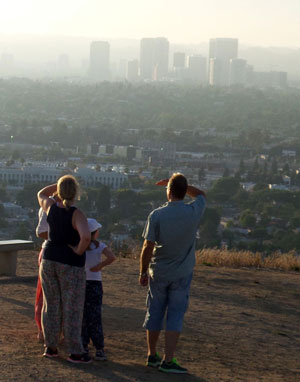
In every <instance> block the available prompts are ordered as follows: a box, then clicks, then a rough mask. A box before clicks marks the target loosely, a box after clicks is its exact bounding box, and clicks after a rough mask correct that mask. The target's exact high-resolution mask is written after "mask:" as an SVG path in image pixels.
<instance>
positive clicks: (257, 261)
mask: <svg viewBox="0 0 300 382" xmlns="http://www.w3.org/2000/svg"><path fill="white" fill-rule="evenodd" d="M196 259H197V264H204V265H208V266H215V267H229V268H241V267H255V268H269V269H280V270H284V271H299V270H300V256H298V255H297V254H296V253H295V252H288V253H283V254H281V253H279V252H275V253H273V254H272V255H269V256H264V255H263V254H262V253H259V252H256V253H253V252H250V251H236V250H226V249H216V248H215V249H203V250H201V251H198V252H197V254H196Z"/></svg>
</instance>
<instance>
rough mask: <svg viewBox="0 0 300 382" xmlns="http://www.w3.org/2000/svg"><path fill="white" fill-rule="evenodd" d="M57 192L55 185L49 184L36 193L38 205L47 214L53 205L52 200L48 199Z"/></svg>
mask: <svg viewBox="0 0 300 382" xmlns="http://www.w3.org/2000/svg"><path fill="white" fill-rule="evenodd" d="M56 191H57V184H56V183H55V184H50V185H49V186H46V187H44V188H42V189H41V190H40V191H39V192H38V193H37V198H38V201H39V205H40V206H41V207H42V209H43V210H44V211H45V212H46V214H48V211H49V209H50V207H51V206H52V204H54V203H55V201H54V200H53V199H50V198H49V197H50V196H51V195H53V194H54V192H56Z"/></svg>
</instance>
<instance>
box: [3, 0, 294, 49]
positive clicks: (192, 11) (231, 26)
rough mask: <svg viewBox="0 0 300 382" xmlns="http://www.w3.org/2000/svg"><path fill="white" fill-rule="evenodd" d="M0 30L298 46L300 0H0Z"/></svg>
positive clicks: (4, 32)
mask: <svg viewBox="0 0 300 382" xmlns="http://www.w3.org/2000/svg"><path fill="white" fill-rule="evenodd" d="M0 34H2V35H3V34H5V35H12V34H13V35H14V34H33V35H36V34H38V35H44V34H47V35H65V36H83V37H92V38H137V39H140V38H141V37H154V36H165V37H167V38H168V39H169V41H170V42H171V43H200V42H205V41H207V40H208V39H209V38H211V37H237V38H239V40H240V41H241V42H242V43H249V44H253V45H260V46H266V45H272V46H291V47H300V0H106V1H103V0H0Z"/></svg>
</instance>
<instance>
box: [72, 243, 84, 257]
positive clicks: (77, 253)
mask: <svg viewBox="0 0 300 382" xmlns="http://www.w3.org/2000/svg"><path fill="white" fill-rule="evenodd" d="M69 247H70V248H71V249H72V251H73V252H74V253H75V254H76V255H78V256H81V255H82V253H81V252H79V251H78V245H76V246H75V247H74V246H72V245H70V244H69Z"/></svg>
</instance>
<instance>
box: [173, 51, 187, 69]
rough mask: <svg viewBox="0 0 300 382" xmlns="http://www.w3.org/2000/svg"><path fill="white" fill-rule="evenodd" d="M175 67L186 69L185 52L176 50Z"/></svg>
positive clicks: (174, 55)
mask: <svg viewBox="0 0 300 382" xmlns="http://www.w3.org/2000/svg"><path fill="white" fill-rule="evenodd" d="M173 68H174V69H184V68H185V53H183V52H175V53H174V54H173Z"/></svg>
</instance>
